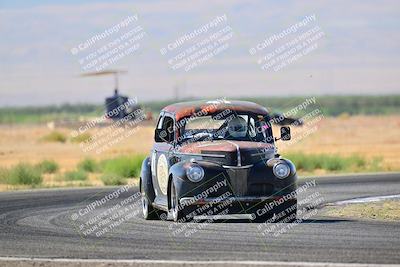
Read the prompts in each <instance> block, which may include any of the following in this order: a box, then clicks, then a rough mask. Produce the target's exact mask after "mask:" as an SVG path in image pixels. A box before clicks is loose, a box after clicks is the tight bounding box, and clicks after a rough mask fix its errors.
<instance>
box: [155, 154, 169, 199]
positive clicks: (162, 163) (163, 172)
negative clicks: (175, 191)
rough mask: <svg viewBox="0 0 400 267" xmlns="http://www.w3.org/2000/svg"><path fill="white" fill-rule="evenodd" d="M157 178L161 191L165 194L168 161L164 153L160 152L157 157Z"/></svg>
mask: <svg viewBox="0 0 400 267" xmlns="http://www.w3.org/2000/svg"><path fill="white" fill-rule="evenodd" d="M157 180H158V186H159V187H160V190H161V192H162V193H163V194H164V195H166V194H167V189H168V161H167V158H166V157H165V155H164V154H161V155H160V157H158V161H157Z"/></svg>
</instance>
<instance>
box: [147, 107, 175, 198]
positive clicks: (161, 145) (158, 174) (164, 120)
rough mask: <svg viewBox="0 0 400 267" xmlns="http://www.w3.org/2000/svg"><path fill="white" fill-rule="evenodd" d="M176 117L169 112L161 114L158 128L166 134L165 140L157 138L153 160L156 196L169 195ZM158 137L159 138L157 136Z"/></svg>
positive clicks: (152, 167) (152, 171)
mask: <svg viewBox="0 0 400 267" xmlns="http://www.w3.org/2000/svg"><path fill="white" fill-rule="evenodd" d="M174 125H175V123H174V118H173V117H172V116H171V115H170V114H168V113H162V114H160V118H159V121H158V123H157V129H158V130H161V133H162V134H161V135H164V137H165V138H164V139H163V140H158V141H157V140H156V142H155V144H154V147H153V151H152V157H151V158H152V161H151V173H152V175H153V185H154V189H155V190H154V191H155V194H156V197H163V196H167V191H168V177H169V168H170V166H171V159H170V157H171V155H172V153H171V152H172V149H173V143H174V138H175V134H174V130H175V129H174ZM156 139H157V138H156Z"/></svg>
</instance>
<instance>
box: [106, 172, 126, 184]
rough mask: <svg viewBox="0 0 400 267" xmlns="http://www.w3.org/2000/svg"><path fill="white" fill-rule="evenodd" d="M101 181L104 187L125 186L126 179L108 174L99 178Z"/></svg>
mask: <svg viewBox="0 0 400 267" xmlns="http://www.w3.org/2000/svg"><path fill="white" fill-rule="evenodd" d="M100 179H101V181H102V182H103V183H104V185H125V184H126V178H124V177H122V176H120V175H117V174H110V173H106V174H103V175H102V176H101V177H100Z"/></svg>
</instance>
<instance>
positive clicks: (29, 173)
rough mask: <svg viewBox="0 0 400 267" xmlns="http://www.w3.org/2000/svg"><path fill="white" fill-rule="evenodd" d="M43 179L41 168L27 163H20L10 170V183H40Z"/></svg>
mask: <svg viewBox="0 0 400 267" xmlns="http://www.w3.org/2000/svg"><path fill="white" fill-rule="evenodd" d="M42 181H43V178H42V175H41V173H40V170H38V169H37V168H35V167H34V166H32V165H30V164H27V163H19V164H18V165H16V166H15V167H13V168H12V169H11V170H10V174H9V178H8V183H9V184H13V185H19V184H22V185H38V184H41V183H42Z"/></svg>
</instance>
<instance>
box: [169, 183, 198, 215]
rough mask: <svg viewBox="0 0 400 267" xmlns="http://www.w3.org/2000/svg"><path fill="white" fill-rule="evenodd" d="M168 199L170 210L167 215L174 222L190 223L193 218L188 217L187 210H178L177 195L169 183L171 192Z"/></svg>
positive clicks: (172, 184)
mask: <svg viewBox="0 0 400 267" xmlns="http://www.w3.org/2000/svg"><path fill="white" fill-rule="evenodd" d="M169 192H170V194H169V199H170V203H171V208H170V211H169V213H170V214H171V218H172V220H173V221H174V222H188V221H191V220H192V219H193V218H191V217H189V216H188V215H189V214H188V209H186V208H180V207H179V205H178V203H179V199H178V195H177V193H176V189H175V185H174V183H171V190H170V191H169Z"/></svg>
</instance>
